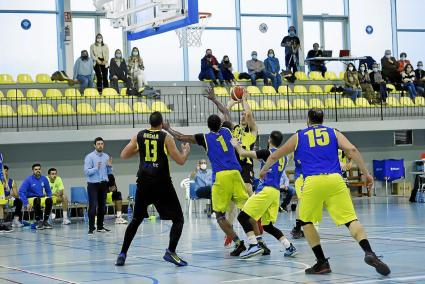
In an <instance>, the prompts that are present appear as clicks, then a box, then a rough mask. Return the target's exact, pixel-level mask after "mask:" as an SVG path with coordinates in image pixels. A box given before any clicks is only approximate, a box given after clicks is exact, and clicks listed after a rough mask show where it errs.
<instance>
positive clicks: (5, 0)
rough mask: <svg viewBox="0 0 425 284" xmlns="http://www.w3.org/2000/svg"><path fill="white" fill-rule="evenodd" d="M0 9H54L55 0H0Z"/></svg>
mask: <svg viewBox="0 0 425 284" xmlns="http://www.w3.org/2000/svg"><path fill="white" fill-rule="evenodd" d="M0 10H38V11H42V10H47V11H55V10H56V2H55V0H37V1H34V0H1V1H0Z"/></svg>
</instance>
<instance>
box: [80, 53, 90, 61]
mask: <svg viewBox="0 0 425 284" xmlns="http://www.w3.org/2000/svg"><path fill="white" fill-rule="evenodd" d="M88 58H89V56H88V55H87V54H82V55H81V59H83V60H87V59H88Z"/></svg>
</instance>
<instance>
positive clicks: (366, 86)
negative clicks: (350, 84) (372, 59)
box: [358, 63, 379, 104]
mask: <svg viewBox="0 0 425 284" xmlns="http://www.w3.org/2000/svg"><path fill="white" fill-rule="evenodd" d="M358 76H359V82H360V86H361V87H362V92H363V94H364V95H363V96H364V97H365V98H366V99H367V100H368V102H369V103H371V104H376V103H378V102H379V99H378V97H377V96H376V95H375V91H374V90H373V87H372V84H371V81H370V77H369V70H367V67H366V64H364V63H363V64H360V67H359V74H358Z"/></svg>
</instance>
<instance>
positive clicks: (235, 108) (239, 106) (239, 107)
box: [231, 104, 243, 111]
mask: <svg viewBox="0 0 425 284" xmlns="http://www.w3.org/2000/svg"><path fill="white" fill-rule="evenodd" d="M231 110H232V111H243V106H242V104H234V105H232V108H231Z"/></svg>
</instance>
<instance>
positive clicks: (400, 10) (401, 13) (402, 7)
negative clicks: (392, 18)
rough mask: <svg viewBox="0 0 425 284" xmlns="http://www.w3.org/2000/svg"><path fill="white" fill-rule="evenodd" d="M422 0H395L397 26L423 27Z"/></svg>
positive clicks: (401, 27)
mask: <svg viewBox="0 0 425 284" xmlns="http://www.w3.org/2000/svg"><path fill="white" fill-rule="evenodd" d="M423 9H424V1H423V0H403V1H401V0H397V28H399V29H424V28H425V18H424V16H423Z"/></svg>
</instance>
